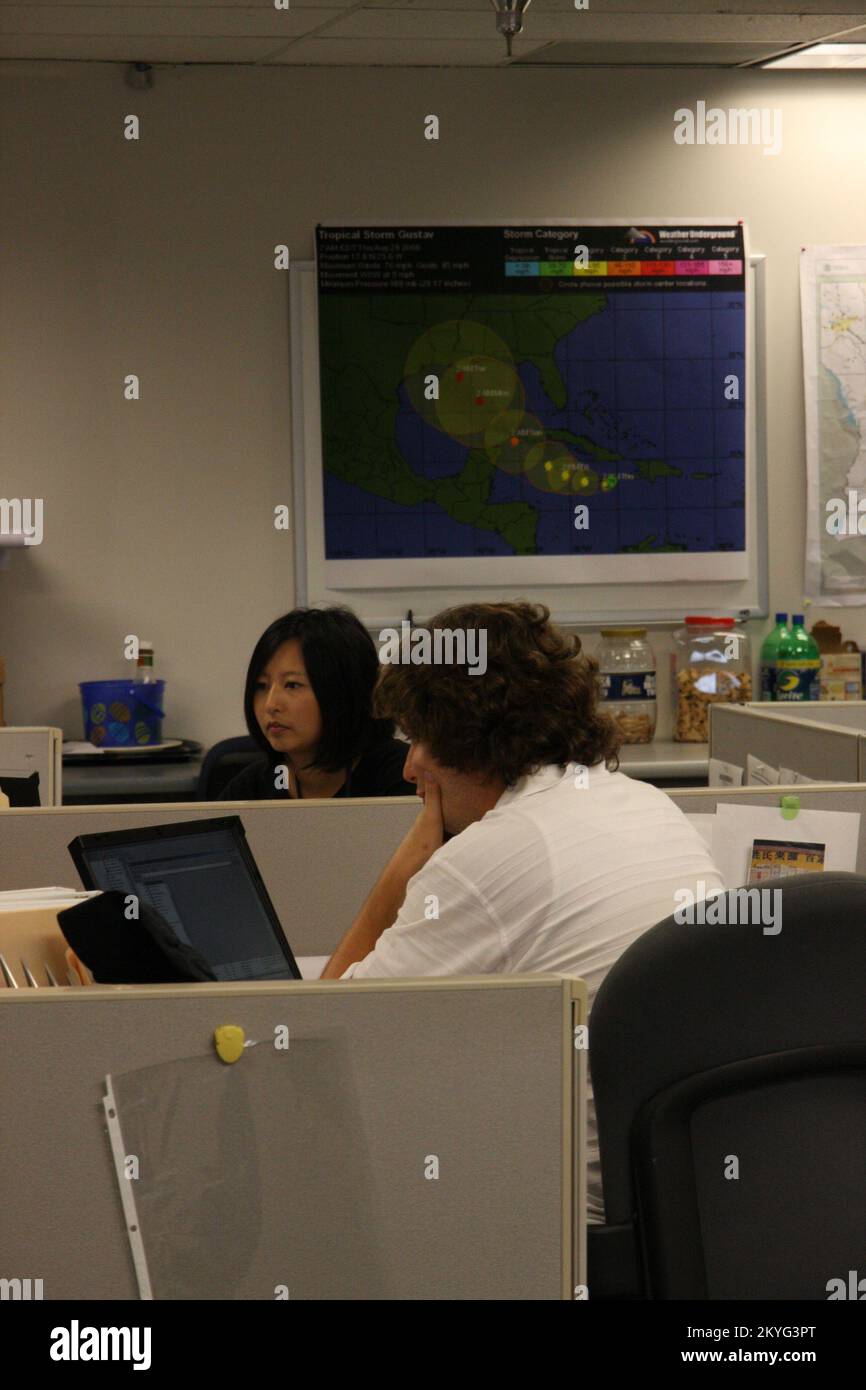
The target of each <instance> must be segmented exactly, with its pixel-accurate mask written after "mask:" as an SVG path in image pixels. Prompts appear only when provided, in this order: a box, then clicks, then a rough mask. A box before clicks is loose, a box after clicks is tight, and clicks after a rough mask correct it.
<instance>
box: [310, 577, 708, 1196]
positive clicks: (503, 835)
mask: <svg viewBox="0 0 866 1390" xmlns="http://www.w3.org/2000/svg"><path fill="white" fill-rule="evenodd" d="M429 630H430V633H431V636H432V637H433V638H434V639H435V637H436V634H437V633H439V634H441V638H440V640H438V641H436V640H433V641H427V642H426V643H425V644H424V648H425V649H426V651H427V652H428V653H429V652H431V651H433V652H435V651H437V650H438V651H439V652H440V653H441V652H442V651H443V650H451V651H453V650H454V646H455V644H454V641H453V634H454V633H455V632H462V633H466V634H468V633H473V634H474V635H475V636H476V637H481V636H483V637H484V644H486V667H485V669H484V671H483V673H482V672H480V671H479V670H478V669H477V668H476V669H472V668H471V667H470V666H469V665H468V663H467V664H462V665H461V664H459V663H455V662H453V661H450V662H449V661H445V662H442V661H441V660H440V662H439V663H437V662H436V661H435V660H433V661H428V662H424V661H421V662H416V661H415V660H413V659H412V657H411V656H410V658H409V660H407V661H406V664H404V665H387V666H385V667H384V668H383V670H382V672H381V673H380V677H379V684H378V686H377V689H376V692H375V695H374V712H375V713H376V714H377V715H378V716H380V717H382V718H389V719H394V720H395V721H396V723H397V725H398V726H399V728H400V729H402V731H403V732H404V734H406V736H407V737H408V738H409V740H410V747H409V749H408V755H407V758H406V764H405V767H404V769H403V776H404V778H405V779H406V780H407V781H409V782H412V783H414V785H415V788H416V792H417V794H418V795H419V796H421V797H423V799H424V807H423V810H422V811H421V813H420V814H419V816H418V818H417V820H416V821H415V823H414V824H413V826H412V828H411V830H410V831H409V833H408V835H407V836H406V837H405V839H404V840H403V842H402V843H401V844H400V845H399V847H398V848H397V850H396V852H395V853H394V855H393V856H392V858H391V860H390V862H389V863H388V864H387V865H386V867H385V869H384V871H383V872H382V874H381V876H380V878H379V880H378V882H377V883H376V885H375V887H374V888H373V890H372V892H371V893H370V895H369V897H368V898H367V901H366V902H365V903H364V906H363V907H362V909H361V911H360V913H359V915H358V917H357V918H356V919H355V921H354V922H353V924H352V926H351V927H350V928H349V931H348V932H347V933H346V935H345V937H344V938H343V940H342V941H341V943H340V945H339V946H338V948H337V950H336V951H335V952H334V955H333V956H332V958H331V960H330V961H329V962H328V965H327V967H326V969H325V971H324V975H323V977H322V978H323V979H337V978H342V979H367V978H372V979H380V978H394V977H401V976H417V975H482V974H500V973H504V974H517V973H520V974H537V973H541V972H548V971H551V972H563V973H568V974H576V975H579V976H580V977H581V978H582V979H584V980H585V981H586V984H587V988H588V994H589V1005H590V1008H591V1007H592V1002H593V999H594V998H595V995H596V992H597V991H598V988H599V986H600V984H601V982H602V980H603V979H604V976H605V974H606V973H607V971H608V970H609V968H610V967H611V966H612V965H613V963H614V961H616V959H617V958H618V956H620V955H621V954H622V952H623V951H624V950H625V948H626V947H627V946H629V945H630V944H631V942H632V941H634V940H635V939H636V938H637V937H638V936H640V934H641V933H642V932H644V931H646V930H647V928H648V927H651V926H654V925H655V924H656V923H657V922H661V921H663V920H664V919H665V918H666V917H669V916H671V914H672V913H673V911H674V909H675V907H676V905H677V902H678V901H679V899H677V898H675V896H674V895H675V893H677V892H678V890H682V889H689V890H690V891H691V892H692V893H693V894H694V897H695V899H698V898H700V897H705V896H708V895H709V894H710V893H712V892H714V891H715V890H717V889H721V888H722V887H723V884H722V880H721V878H720V876H719V873H718V869H717V868H716V865H715V864H714V863H713V860H712V858H711V857H710V854H709V851H708V849H707V847H706V845H705V843H704V841H703V840H702V839H701V837H700V835H699V834H698V832H697V831H696V830H695V829H694V827H693V826H691V825H690V824H689V822H688V821H687V819H686V817H685V816H684V815H683V813H682V812H681V811H680V810H679V808H678V807H677V806H675V805H674V803H673V802H672V801H671V799H670V798H669V797H667V796H665V794H664V793H663V792H661V791H659V790H658V788H657V787H653V786H650V785H649V784H648V783H646V782H639V781H636V780H634V779H632V778H630V777H626V776H625V775H624V774H623V773H621V772H618V771H617V770H616V768H617V759H616V753H617V748H618V745H619V738H618V734H617V731H616V727H615V725H614V723H613V721H612V720H611V719H610V718H609V716H608V715H606V714H605V713H604V712H603V710H602V709H601V708H600V707H599V704H598V685H597V674H598V668H597V665H596V663H595V662H594V661H592V660H591V659H590V658H588V657H587V656H586V655H585V654H583V653H582V651H581V645H580V640H579V638H577V637H573V638H569V637H566V636H565V635H564V634H563V633H561V632H560V631H559V630H558V629H557V628H556V627H555V626H554V625H553V624H552V623H551V622H550V614H549V611H548V610H547V609H546V608H544V607H543V606H541V605H536V604H529V603H493V604H482V603H478V604H466V605H464V606H462V607H459V608H451V609H448V610H446V611H444V612H442V613H440V614H438V615H437V617H435V618H433V619H432V620H431V622H430V624H429ZM445 634H451V635H450V636H448V637H447V639H446V638H445ZM442 639H445V640H442ZM484 644H480V645H484ZM478 645H479V643H478V642H475V643H470V642H468V641H467V642H465V643H464V644H463V646H464V648H465V649H473V648H476V647H477V646H478ZM419 646H420V644H419ZM416 654H417V648H416ZM588 1150H589V1151H588V1212H587V1214H588V1219H589V1220H590V1221H602V1220H603V1219H604V1205H603V1201H602V1193H601V1175H600V1169H599V1163H598V1141H597V1135H596V1128H595V1113H594V1107H593V1105H592V1102H591V1100H590V1105H589V1116H588Z"/></svg>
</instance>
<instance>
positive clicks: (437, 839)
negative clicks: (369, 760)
mask: <svg viewBox="0 0 866 1390" xmlns="http://www.w3.org/2000/svg"><path fill="white" fill-rule="evenodd" d="M423 790H424V805H423V807H422V809H421V811H420V813H419V814H418V816H417V817H416V819H415V820H414V821H413V823H412V828H411V830H410V831H409V833H408V835H407V836H406V837H405V839H404V840H403V841H402V842H401V843H400V845H399V846H398V847H397V850H396V852H395V854H394V861H393V862H394V863H395V864H399V865H400V867H401V868H402V869H403V871H404V872H405V873H406V875H407V881H408V879H410V878H411V877H412V875H413V874H417V872H418V870H419V869H423V867H424V865H425V864H426V863H427V860H428V859H429V858H430V856H431V854H435V852H436V850H437V849H440V848H441V847H442V845H443V844H444V842H445V826H444V824H443V821H442V794H441V792H440V790H439V784H438V782H434V781H433V780H432V779H431V778H430V777H425V779H424V789H423Z"/></svg>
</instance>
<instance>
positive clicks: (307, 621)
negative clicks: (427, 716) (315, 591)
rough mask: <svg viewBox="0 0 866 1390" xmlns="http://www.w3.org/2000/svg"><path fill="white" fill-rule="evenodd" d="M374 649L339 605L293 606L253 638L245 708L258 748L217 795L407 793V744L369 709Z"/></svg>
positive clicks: (256, 798) (249, 797)
mask: <svg viewBox="0 0 866 1390" xmlns="http://www.w3.org/2000/svg"><path fill="white" fill-rule="evenodd" d="M378 674H379V657H378V653H377V652H376V647H375V645H374V643H373V639H372V638H371V637H370V634H369V633H368V632H367V630H366V629H365V628H364V627H363V626H362V624H361V623H360V622H359V621H358V619H357V618H356V617H355V615H354V613H352V612H351V611H350V610H349V609H348V608H295V609H293V610H292V612H291V613H287V614H286V615H285V617H282V618H277V620H276V622H273V623H271V625H270V627H269V628H268V629H267V630H266V631H265V632H264V633H262V636H261V637H260V638H259V640H258V642H257V643H256V646H255V650H254V651H253V654H252V656H251V658H250V664H249V668H248V670H247V679H246V685H245V688H244V716H245V718H246V724H247V728H248V729H249V731H250V736H251V737H252V738H253V740H254V741H255V742H256V743H257V744H258V746H259V748H261V750H262V754H263V756H262V757H261V758H259V759H257V760H256V762H254V763H251V764H250V766H249V767H246V768H244V770H243V771H242V772H239V773H238V774H237V776H236V777H233V778H232V780H231V781H230V782H229V783H228V785H227V786H226V787H224V788H223V790H222V792H221V793H220V796H219V800H220V801H261V800H267V801H271V800H279V799H282V798H285V797H303V798H305V799H309V798H311V797H331V796H349V797H358V796H414V795H415V788H414V786H412V785H411V784H410V783H409V782H404V781H403V764H404V762H405V761H406V755H407V753H408V751H409V745H408V744H406V743H403V742H401V741H400V740H399V739H396V738H394V724H393V722H392V721H391V720H390V719H374V718H373V715H372V712H371V701H372V695H373V687H374V686H375V684H376V680H377V677H378Z"/></svg>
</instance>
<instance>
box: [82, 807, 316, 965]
mask: <svg viewBox="0 0 866 1390" xmlns="http://www.w3.org/2000/svg"><path fill="white" fill-rule="evenodd" d="M69 852H70V854H71V855H72V858H73V859H74V861H75V867H76V868H77V869H78V872H79V874H80V876H81V880H82V882H83V884H84V886H85V888H101V889H102V890H103V891H110V890H112V889H114V890H117V891H118V892H121V893H125V894H135V895H136V896H137V897H139V898H140V899H141V900H142V901H143V902H146V903H149V904H150V906H151V907H153V908H154V909H155V910H156V911H157V912H158V913H159V914H160V916H161V917H162V918H163V919H164V920H165V921H166V922H167V923H168V924H169V926H171V927H172V928H173V930H174V931H175V932H176V933H177V935H178V937H179V938H180V940H181V941H184V942H186V943H187V944H188V945H190V946H194V947H195V948H196V950H198V951H200V952H201V954H202V955H203V956H204V958H205V960H206V961H207V962H208V964H209V965H210V966H211V968H212V970H213V972H214V974H215V975H216V977H217V979H218V980H226V981H231V980H298V979H300V978H301V972H300V971H299V970H298V967H297V964H296V963H295V958H294V956H293V955H292V952H291V948H290V947H289V944H288V942H287V941H286V939H285V936H284V935H283V930H282V927H281V926H280V921H279V918H278V917H277V914H276V912H275V910H274V906H273V903H272V902H271V900H270V898H269V897H268V892H267V889H266V888H265V885H264V882H263V880H262V877H261V874H260V873H259V871H258V867H257V865H256V862H255V860H254V858H253V856H252V853H251V851H250V848H249V845H248V844H247V839H246V834H245V833H244V827H243V822H242V821H241V819H240V817H239V816H223V817H220V818H218V819H216V820H204V821H185V822H181V823H180V824H177V825H156V826H148V827H146V828H143V829H139V830H120V831H116V832H114V831H110V832H108V833H105V834H99V835H79V836H78V838H77V839H76V840H73V841H72V843H71V844H70V846H69Z"/></svg>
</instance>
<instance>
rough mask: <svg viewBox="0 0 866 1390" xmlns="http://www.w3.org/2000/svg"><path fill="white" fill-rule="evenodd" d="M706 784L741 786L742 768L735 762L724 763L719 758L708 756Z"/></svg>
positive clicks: (713, 785)
mask: <svg viewBox="0 0 866 1390" xmlns="http://www.w3.org/2000/svg"><path fill="white" fill-rule="evenodd" d="M707 784H708V785H709V786H710V787H741V786H742V785H743V769H742V768H741V767H738V766H737V764H736V763H726V762H723V761H722V759H721V758H710V762H709V768H708V770H707Z"/></svg>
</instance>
